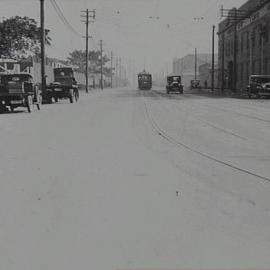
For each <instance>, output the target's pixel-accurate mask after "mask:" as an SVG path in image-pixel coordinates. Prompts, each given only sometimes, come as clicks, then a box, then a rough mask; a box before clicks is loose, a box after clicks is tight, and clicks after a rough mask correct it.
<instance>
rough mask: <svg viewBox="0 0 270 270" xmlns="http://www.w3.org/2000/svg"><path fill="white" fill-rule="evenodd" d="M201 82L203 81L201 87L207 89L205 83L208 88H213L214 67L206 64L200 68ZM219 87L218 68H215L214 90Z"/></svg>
mask: <svg viewBox="0 0 270 270" xmlns="http://www.w3.org/2000/svg"><path fill="white" fill-rule="evenodd" d="M199 80H200V81H201V86H202V87H205V83H206V85H207V88H211V86H212V65H210V64H208V63H206V64H203V65H201V66H199ZM218 85H219V82H218V66H217V65H215V67H214V88H215V89H216V88H217V87H218Z"/></svg>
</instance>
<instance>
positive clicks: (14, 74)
mask: <svg viewBox="0 0 270 270" xmlns="http://www.w3.org/2000/svg"><path fill="white" fill-rule="evenodd" d="M15 76H28V77H31V78H33V76H32V75H31V74H29V73H12V74H3V75H1V77H15Z"/></svg>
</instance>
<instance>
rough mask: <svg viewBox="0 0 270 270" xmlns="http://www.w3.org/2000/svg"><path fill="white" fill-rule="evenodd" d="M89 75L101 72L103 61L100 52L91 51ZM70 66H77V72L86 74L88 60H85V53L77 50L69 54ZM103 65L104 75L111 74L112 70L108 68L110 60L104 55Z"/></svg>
mask: <svg viewBox="0 0 270 270" xmlns="http://www.w3.org/2000/svg"><path fill="white" fill-rule="evenodd" d="M88 55H89V58H88V60H89V73H92V74H98V73H100V72H101V59H100V51H90V52H89V54H88ZM67 59H68V61H69V62H70V64H72V65H74V66H76V67H77V68H76V70H77V71H78V72H81V73H85V71H86V59H85V51H82V50H75V51H73V52H71V53H70V54H69V57H68V58H67ZM102 59H103V65H104V74H106V73H108V74H110V72H111V71H110V68H108V67H106V63H108V62H109V61H110V59H109V58H108V57H107V56H106V55H103V57H102Z"/></svg>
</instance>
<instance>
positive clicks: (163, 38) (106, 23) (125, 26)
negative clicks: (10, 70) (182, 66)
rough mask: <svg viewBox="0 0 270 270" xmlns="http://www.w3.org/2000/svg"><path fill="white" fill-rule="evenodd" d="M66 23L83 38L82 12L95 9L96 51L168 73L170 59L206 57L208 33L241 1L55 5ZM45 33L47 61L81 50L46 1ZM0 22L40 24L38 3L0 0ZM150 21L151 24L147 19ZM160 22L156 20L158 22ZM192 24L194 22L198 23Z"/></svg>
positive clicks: (73, 0) (61, 1) (67, 0)
mask: <svg viewBox="0 0 270 270" xmlns="http://www.w3.org/2000/svg"><path fill="white" fill-rule="evenodd" d="M56 2H57V3H58V5H59V7H60V8H61V10H62V12H63V14H64V15H65V17H66V19H67V20H68V21H69V22H70V24H71V25H72V26H73V28H74V29H75V30H76V31H77V32H78V33H80V34H83V35H85V25H84V24H83V23H82V22H81V19H82V18H81V17H80V15H81V12H80V11H81V10H85V9H86V8H89V9H90V10H92V9H96V16H97V18H96V22H95V23H92V24H90V29H89V30H90V34H91V35H92V36H93V38H94V39H93V40H91V42H90V48H91V49H92V48H95V49H97V48H98V44H99V40H100V39H103V40H104V49H105V51H106V52H107V53H109V52H110V51H113V52H114V55H116V56H121V57H122V61H123V63H124V64H127V63H130V65H131V63H133V64H132V65H133V66H134V69H135V70H136V71H137V70H141V69H143V67H144V59H145V66H146V68H147V69H148V70H149V71H151V72H156V71H160V70H161V69H164V68H166V66H168V67H169V69H170V68H171V62H172V59H173V58H174V57H181V56H184V55H186V54H189V53H193V52H194V48H195V47H197V48H198V52H199V53H208V52H211V31H212V30H211V27H212V25H213V24H215V25H217V24H218V22H219V21H220V11H219V10H220V8H221V5H222V4H223V5H224V7H225V8H231V7H233V6H236V7H238V6H240V5H241V4H243V3H244V2H245V0H91V1H90V0H56ZM45 4H46V27H47V28H48V29H50V30H51V33H50V36H51V37H52V40H53V44H52V46H51V47H50V48H47V54H48V55H49V56H51V57H56V58H60V59H65V58H66V57H67V55H68V53H69V52H71V51H72V50H74V49H84V48H85V43H84V40H83V39H81V38H79V36H78V35H76V33H74V32H73V31H71V30H70V29H69V28H68V27H67V26H66V25H64V23H63V22H62V21H61V20H60V19H59V17H58V15H57V13H56V12H55V10H54V8H53V6H52V4H51V1H50V0H45ZM0 15H1V19H3V18H8V17H11V16H15V15H20V16H29V17H32V18H35V19H37V20H39V0H0ZM149 17H153V19H151V18H149ZM158 17H159V19H158ZM201 17H203V19H201V20H194V18H201Z"/></svg>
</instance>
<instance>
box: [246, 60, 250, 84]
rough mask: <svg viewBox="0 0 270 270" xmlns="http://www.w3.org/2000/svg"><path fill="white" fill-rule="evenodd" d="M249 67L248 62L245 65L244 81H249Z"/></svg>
mask: <svg viewBox="0 0 270 270" xmlns="http://www.w3.org/2000/svg"><path fill="white" fill-rule="evenodd" d="M249 65H250V63H249V62H247V65H246V80H248V79H249V75H250V74H249Z"/></svg>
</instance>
